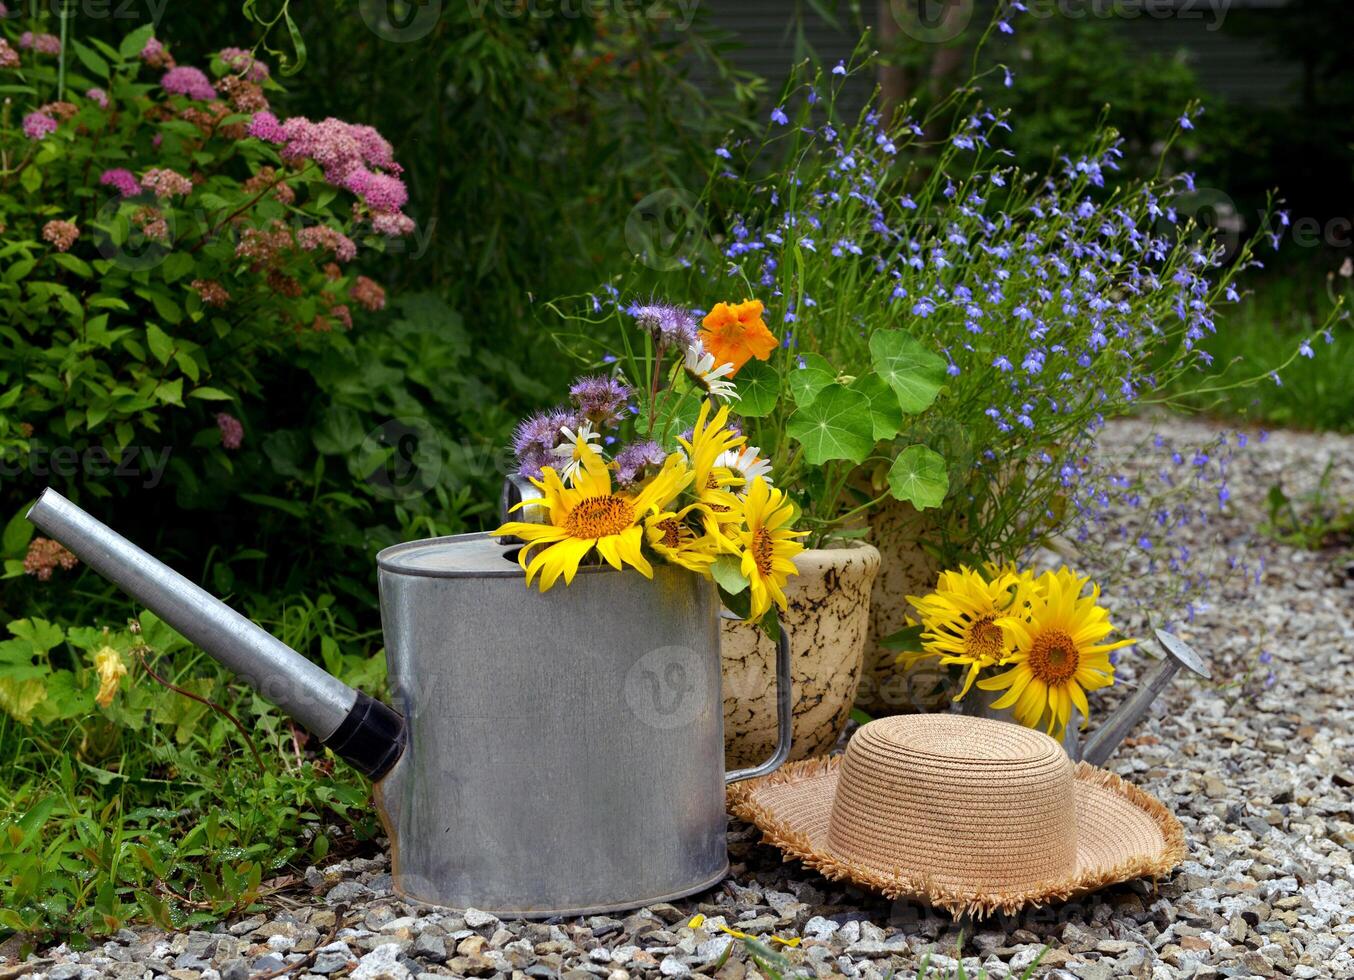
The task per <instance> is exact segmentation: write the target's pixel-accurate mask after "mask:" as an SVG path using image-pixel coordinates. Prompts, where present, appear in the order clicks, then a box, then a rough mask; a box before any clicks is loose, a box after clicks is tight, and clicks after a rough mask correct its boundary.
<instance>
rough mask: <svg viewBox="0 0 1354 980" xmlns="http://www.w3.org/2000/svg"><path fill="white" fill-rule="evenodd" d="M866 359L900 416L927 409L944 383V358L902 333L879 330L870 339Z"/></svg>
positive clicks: (901, 331)
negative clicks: (895, 398)
mask: <svg viewBox="0 0 1354 980" xmlns="http://www.w3.org/2000/svg"><path fill="white" fill-rule="evenodd" d="M870 356H871V357H872V358H873V360H874V369H875V371H876V372H878V374H879V376H880V377H881V378H883V379H884V381H885V382H886V383H887V384H888V386H889V387H890V388H892V389H893V390H894V392H895V393H896V394H897V395H898V404H899V405H900V406H901V407H902V409H903V411H904V412H921V411H924V410H925V409H927V408H928V407H929V406H930V404H931V402H933V401H935V399H936V393H937V392H939V391H940V388H941V385H943V384H944V383H945V358H943V357H941V356H940V355H939V354H937V353H935V352H934V351H931V350H928V349H927V348H926V346H925V345H924V344H922V343H921V342H920V341H919V340H917V339H916V338H915V337H913V336H912V335H911V334H909V333H907V332H906V331H904V330H880V331H878V332H877V333H875V334H874V335H873V336H871V337H870Z"/></svg>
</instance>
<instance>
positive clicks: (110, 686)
mask: <svg viewBox="0 0 1354 980" xmlns="http://www.w3.org/2000/svg"><path fill="white" fill-rule="evenodd" d="M94 669H95V670H96V671H98V673H99V693H98V694H96V695H94V700H95V701H96V702H97V703H98V705H99V707H101V708H106V707H108V706H109V705H110V704H112V703H113V695H115V694H117V692H118V682H119V681H121V680H122V678H123V677H125V676H126V675H127V665H126V664H124V663H123V662H122V656H121V654H119V653H118V652H117V651H116V650H114V649H113V648H112V647H101V648H100V649H99V651H98V652H97V653H95V654H94Z"/></svg>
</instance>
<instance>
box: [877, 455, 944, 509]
mask: <svg viewBox="0 0 1354 980" xmlns="http://www.w3.org/2000/svg"><path fill="white" fill-rule="evenodd" d="M949 488H950V478H949V474H948V473H946V472H945V460H944V458H942V457H941V455H940V454H939V453H937V452H933V451H932V450H930V449H927V448H926V447H925V446H908V447H907V448H906V449H904V450H903V451H902V452H901V453H899V454H898V458H897V459H895V460H894V461H893V465H892V466H891V467H889V489H890V490H891V491H892V492H893V496H894V497H896V498H897V499H898V500H906V501H910V502H911V504H912V506H913V507H916V508H917V510H925V509H926V508H927V507H939V506H940V504H941V502H942V501H944V499H945V493H946V491H948V490H949Z"/></svg>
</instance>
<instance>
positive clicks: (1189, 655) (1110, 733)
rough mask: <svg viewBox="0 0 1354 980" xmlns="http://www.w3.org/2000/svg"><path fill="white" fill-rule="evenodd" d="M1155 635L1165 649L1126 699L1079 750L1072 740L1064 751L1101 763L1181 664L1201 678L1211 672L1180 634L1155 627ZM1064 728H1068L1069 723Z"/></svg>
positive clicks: (1072, 755)
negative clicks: (1071, 744)
mask: <svg viewBox="0 0 1354 980" xmlns="http://www.w3.org/2000/svg"><path fill="white" fill-rule="evenodd" d="M1156 637H1157V641H1158V642H1159V643H1160V644H1161V646H1162V649H1164V650H1165V651H1166V656H1165V657H1164V658H1163V659H1162V661H1161V663H1160V664H1158V665H1157V666H1156V667H1155V668H1154V669H1153V670H1152V672H1151V673H1150V674H1148V675H1147V677H1145V678H1144V679H1143V681H1142V683H1140V684H1139V685H1138V689H1137V690H1136V691H1134V692H1133V693H1132V694H1131V695H1129V697H1128V700H1126V701H1125V702H1124V703H1123V704H1121V705H1119V708H1118V710H1117V711H1115V712H1114V714H1112V715H1110V716H1109V717H1108V718H1106V719H1105V721H1104V722H1102V723H1101V725H1100V727H1099V728H1097V729H1096V730H1095V732H1094V733H1093V734H1092V735H1091V736H1090V738H1088V739H1086V741H1085V743H1084V744H1082V745H1081V747H1080V751H1077V750H1076V747H1075V744H1074V745H1073V747H1072V748H1070V749H1069V751H1068V755H1070V756H1071V757H1072V758H1073V759H1077V758H1080V759H1082V760H1084V761H1086V762H1089V763H1090V764H1091V765H1093V766H1103V765H1104V764H1105V763H1106V762H1107V761H1108V760H1109V757H1110V756H1111V755H1113V754H1114V750H1115V749H1117V748H1118V747H1119V743H1120V742H1122V741H1123V740H1124V738H1125V737H1126V736H1127V735H1128V733H1129V732H1131V731H1132V730H1133V729H1134V728H1135V727H1136V726H1137V724H1138V722H1139V721H1141V720H1142V716H1143V715H1145V714H1146V713H1147V709H1148V708H1150V707H1151V706H1152V702H1153V701H1155V700H1156V699H1157V698H1158V697H1159V696H1160V695H1161V692H1162V691H1164V690H1166V688H1167V687H1168V686H1169V685H1170V683H1171V680H1172V679H1173V678H1174V677H1175V675H1176V674H1177V673H1178V672H1179V671H1180V668H1181V667H1184V668H1185V669H1187V670H1189V671H1190V672H1191V673H1194V674H1197V675H1199V676H1200V677H1203V678H1205V679H1208V678H1210V677H1211V676H1212V675H1211V674H1210V672H1209V670H1208V667H1207V665H1206V664H1205V663H1204V660H1203V658H1202V657H1200V656H1199V654H1198V653H1197V652H1196V651H1195V650H1194V648H1193V647H1191V646H1190V645H1189V644H1188V643H1186V642H1185V641H1184V640H1182V639H1180V637H1178V636H1176V635H1175V634H1173V633H1167V632H1166V631H1165V630H1157V631H1156ZM1068 729H1069V732H1070V731H1071V726H1070V725H1069V726H1068Z"/></svg>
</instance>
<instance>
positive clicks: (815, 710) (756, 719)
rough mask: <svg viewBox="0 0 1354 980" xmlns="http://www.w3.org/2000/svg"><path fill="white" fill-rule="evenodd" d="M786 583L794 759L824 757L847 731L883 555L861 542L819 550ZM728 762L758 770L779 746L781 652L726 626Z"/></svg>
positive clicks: (752, 633)
mask: <svg viewBox="0 0 1354 980" xmlns="http://www.w3.org/2000/svg"><path fill="white" fill-rule="evenodd" d="M795 565H796V566H797V567H798V568H799V575H797V576H794V577H792V578H791V579H790V581H789V582H788V583H787V585H786V589H785V597H786V599H787V600H788V602H789V608H788V610H787V611H786V612H785V613H784V614H782V620H783V622H784V623H785V626H786V629H787V630H788V631H789V634H790V644H791V677H792V681H793V685H794V686H793V698H794V703H793V708H794V743H793V745H792V747H791V749H790V758H791V759H792V760H794V759H805V758H808V757H810V756H815V755H823V754H825V753H826V752H828V750H830V749H831V748H832V746H833V745H835V744H836V743H837V737H838V736H839V735H841V732H842V729H843V728H845V727H846V721H847V719H848V718H849V717H850V714H851V706H852V704H853V702H854V701H855V697H856V685H857V684H858V682H859V681H860V670H861V657H862V655H863V654H864V652H865V638H866V634H867V633H868V631H869V617H870V587H871V585H872V584H873V582H874V580H875V575H876V573H877V572H878V571H879V552H878V551H876V550H875V549H874V548H873V547H872V546H870V545H868V544H864V543H853V544H852V545H850V546H848V547H844V548H827V549H814V550H811V551H805V552H803V553H801V554H800V555H799V556H797V557H796V558H795ZM721 630H722V634H723V635H722V637H721V641H720V651H721V654H722V658H721V659H722V661H723V669H724V759H725V764H726V765H727V766H728V767H730V768H740V767H743V766H751V765H756V764H757V763H760V762H762V761H764V760H765V759H766V758H767V757H768V756H770V755H771V752H772V750H773V749H774V748H775V745H776V695H775V682H774V678H775V665H776V646H775V644H774V643H772V642H771V641H770V640H769V639H768V638H767V637H766V636H765V634H763V633H762V632H761V630H759V629H757V628H756V627H755V626H750V625H748V624H746V623H739V622H733V621H730V620H724V621H722V623H721Z"/></svg>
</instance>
